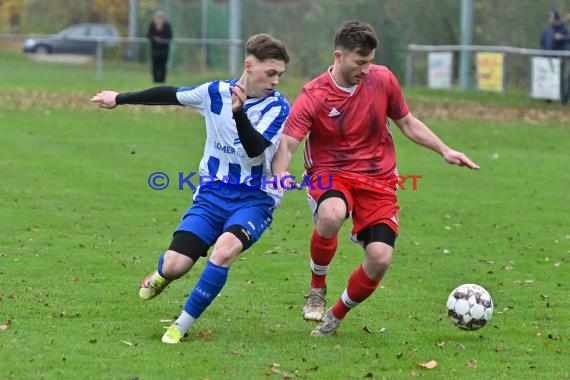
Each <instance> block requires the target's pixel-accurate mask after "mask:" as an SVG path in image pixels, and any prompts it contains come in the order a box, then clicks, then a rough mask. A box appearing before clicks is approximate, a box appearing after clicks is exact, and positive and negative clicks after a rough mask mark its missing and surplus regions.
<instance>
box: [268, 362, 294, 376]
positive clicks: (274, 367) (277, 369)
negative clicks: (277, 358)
mask: <svg viewBox="0 0 570 380" xmlns="http://www.w3.org/2000/svg"><path fill="white" fill-rule="evenodd" d="M269 370H270V371H271V372H272V373H275V374H277V375H280V376H282V377H283V378H284V379H292V378H293V375H291V374H290V373H289V372H287V371H282V370H281V365H280V364H278V363H271V364H270V365H269Z"/></svg>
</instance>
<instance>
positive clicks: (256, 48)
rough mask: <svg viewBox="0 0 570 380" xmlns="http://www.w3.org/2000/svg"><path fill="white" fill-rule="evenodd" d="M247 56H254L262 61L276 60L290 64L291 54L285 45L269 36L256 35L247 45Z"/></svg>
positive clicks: (263, 34)
mask: <svg viewBox="0 0 570 380" xmlns="http://www.w3.org/2000/svg"><path fill="white" fill-rule="evenodd" d="M245 55H246V56H249V55H253V56H254V57H255V58H257V59H259V60H260V61H264V60H266V59H276V60H279V61H283V62H285V63H289V52H288V51H287V48H286V47H285V44H284V43H283V42H281V41H279V40H278V39H277V38H275V37H273V36H271V35H269V34H265V33H262V34H256V35H254V36H251V37H250V38H249V39H248V40H247V42H246V43H245Z"/></svg>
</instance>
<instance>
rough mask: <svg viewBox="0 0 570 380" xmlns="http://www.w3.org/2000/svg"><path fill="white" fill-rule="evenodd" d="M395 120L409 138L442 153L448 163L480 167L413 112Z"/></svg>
mask: <svg viewBox="0 0 570 380" xmlns="http://www.w3.org/2000/svg"><path fill="white" fill-rule="evenodd" d="M395 122H396V125H398V127H399V128H400V130H401V131H402V133H403V134H404V135H405V136H406V137H407V138H409V139H410V140H412V141H413V142H415V143H416V144H419V145H422V146H425V147H426V148H429V149H431V150H433V151H434V152H437V153H439V154H441V156H442V157H443V158H444V159H445V160H446V161H447V162H448V163H450V164H454V165H459V166H466V167H468V168H469V169H479V165H477V164H476V163H475V162H473V161H472V160H471V159H470V158H469V157H467V156H466V155H465V154H464V153H462V152H458V151H456V150H453V149H451V148H450V147H448V146H447V145H445V144H444V143H443V141H441V139H440V138H439V137H437V135H436V134H435V133H433V132H432V130H431V129H429V128H428V127H427V126H426V125H425V124H424V123H422V122H421V121H420V120H419V119H417V118H416V117H414V116H413V115H412V114H411V113H408V114H407V115H406V116H404V117H403V118H401V119H399V120H396V121H395Z"/></svg>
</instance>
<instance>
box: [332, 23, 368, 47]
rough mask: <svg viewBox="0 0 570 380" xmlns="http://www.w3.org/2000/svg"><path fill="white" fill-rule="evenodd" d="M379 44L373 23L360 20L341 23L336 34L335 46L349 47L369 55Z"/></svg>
mask: <svg viewBox="0 0 570 380" xmlns="http://www.w3.org/2000/svg"><path fill="white" fill-rule="evenodd" d="M377 46H378V37H377V36H376V32H375V31H374V28H373V27H372V25H370V24H368V23H366V22H363V21H358V20H353V21H347V22H345V23H344V24H342V25H341V27H340V28H339V29H338V30H337V31H336V33H335V36H334V48H335V49H338V48H341V49H347V50H349V51H354V52H356V53H358V54H360V55H368V54H370V53H371V52H372V50H374V49H376V47H377Z"/></svg>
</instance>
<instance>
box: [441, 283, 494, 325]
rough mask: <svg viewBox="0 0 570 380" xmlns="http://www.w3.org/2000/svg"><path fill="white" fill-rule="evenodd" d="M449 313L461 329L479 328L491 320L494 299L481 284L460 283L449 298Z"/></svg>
mask: <svg viewBox="0 0 570 380" xmlns="http://www.w3.org/2000/svg"><path fill="white" fill-rule="evenodd" d="M447 315H448V316H449V319H450V320H451V322H452V323H453V324H454V325H455V326H457V327H459V328H460V329H462V330H477V329H479V328H481V327H483V326H485V324H486V323H487V322H489V321H490V320H491V317H492V315H493V299H492V298H491V295H490V294H489V292H488V291H486V290H485V289H484V288H483V287H481V286H479V285H476V284H463V285H459V286H458V287H457V288H455V289H453V291H452V292H451V294H450V295H449V297H448V298H447Z"/></svg>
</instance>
